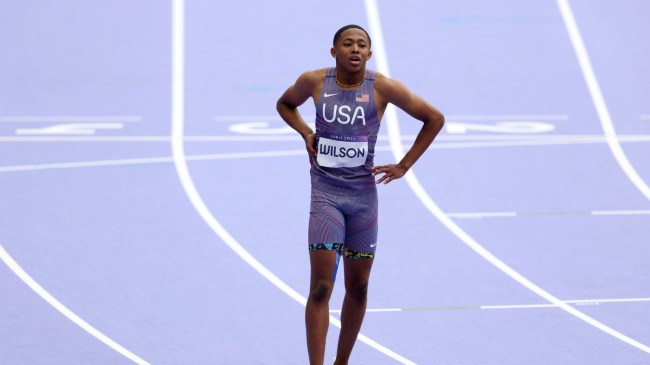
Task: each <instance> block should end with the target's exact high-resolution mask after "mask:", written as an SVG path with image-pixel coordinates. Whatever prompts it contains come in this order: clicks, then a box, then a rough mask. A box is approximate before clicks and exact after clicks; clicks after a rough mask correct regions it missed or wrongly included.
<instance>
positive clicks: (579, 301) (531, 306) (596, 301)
mask: <svg viewBox="0 0 650 365" xmlns="http://www.w3.org/2000/svg"><path fill="white" fill-rule="evenodd" d="M642 302H650V298H617V299H577V300H565V301H564V303H568V304H575V305H578V306H597V305H600V304H610V303H642ZM538 308H557V306H556V305H554V304H510V305H479V306H451V307H417V308H408V307H404V308H368V310H366V312H367V313H390V312H407V311H461V310H479V309H538ZM330 313H335V314H340V313H341V310H340V309H331V310H330Z"/></svg>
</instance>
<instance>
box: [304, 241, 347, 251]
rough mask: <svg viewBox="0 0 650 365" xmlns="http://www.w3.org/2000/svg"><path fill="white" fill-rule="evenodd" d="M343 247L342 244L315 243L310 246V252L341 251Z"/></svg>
mask: <svg viewBox="0 0 650 365" xmlns="http://www.w3.org/2000/svg"><path fill="white" fill-rule="evenodd" d="M342 247H343V244H342V243H314V244H311V245H309V251H317V250H327V251H339V249H340V248H342Z"/></svg>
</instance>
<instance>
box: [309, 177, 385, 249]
mask: <svg viewBox="0 0 650 365" xmlns="http://www.w3.org/2000/svg"><path fill="white" fill-rule="evenodd" d="M377 215H378V205H377V190H376V189H371V190H368V191H364V192H363V193H357V194H355V195H349V196H341V195H335V194H328V193H324V192H321V191H315V190H312V194H311V208H310V213H309V235H308V239H309V250H310V251H314V250H336V251H339V252H341V254H342V255H344V256H345V257H348V258H351V259H364V258H373V257H374V256H375V250H376V248H377Z"/></svg>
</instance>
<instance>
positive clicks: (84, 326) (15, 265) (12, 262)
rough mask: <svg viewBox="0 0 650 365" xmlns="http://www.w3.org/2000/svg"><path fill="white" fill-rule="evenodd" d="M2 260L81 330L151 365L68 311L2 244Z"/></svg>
mask: <svg viewBox="0 0 650 365" xmlns="http://www.w3.org/2000/svg"><path fill="white" fill-rule="evenodd" d="M0 259H1V260H2V261H3V262H4V263H5V265H7V267H8V268H9V269H10V270H11V271H13V273H14V274H16V276H18V278H19V279H20V280H22V282H23V283H25V284H26V285H27V286H28V287H29V288H30V289H32V290H33V291H34V292H35V293H36V294H38V295H39V296H40V297H41V298H43V300H45V301H46V302H47V303H48V304H49V305H51V306H52V307H53V308H54V309H56V310H57V311H59V313H61V314H63V315H64V316H65V317H66V318H68V319H69V320H70V321H72V322H73V323H74V324H76V325H77V326H79V327H81V329H83V330H84V331H86V332H88V333H89V334H90V335H92V336H93V337H95V338H96V339H98V340H99V341H101V342H102V343H104V344H105V345H107V346H108V347H110V348H112V349H113V350H115V351H117V352H119V353H120V354H121V355H123V356H124V357H126V358H128V359H129V360H131V361H133V362H134V363H136V364H140V365H148V364H149V363H148V362H146V361H144V360H143V359H142V358H140V357H139V356H137V355H135V354H134V353H132V352H131V351H129V350H127V349H126V348H124V347H123V346H122V345H120V344H119V343H117V342H115V341H113V340H112V339H110V338H109V337H108V336H106V335H105V334H103V333H102V332H100V331H99V330H97V329H96V328H95V327H93V326H91V325H90V324H89V323H88V322H86V321H84V320H83V319H82V318H81V317H79V316H78V315H76V314H75V313H74V312H73V311H71V310H70V309H68V307H66V306H65V305H63V303H61V302H60V301H58V300H57V299H56V298H55V297H54V296H52V294H50V293H49V292H48V291H47V290H45V289H44V288H43V287H42V286H41V285H40V284H39V283H37V282H36V280H34V279H33V278H32V277H31V276H29V274H27V272H26V271H25V270H23V268H22V267H21V266H20V265H19V264H18V263H17V262H16V260H14V259H13V257H11V255H9V253H8V252H7V251H6V250H5V248H4V247H2V244H0Z"/></svg>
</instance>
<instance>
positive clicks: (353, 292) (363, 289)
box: [346, 282, 368, 301]
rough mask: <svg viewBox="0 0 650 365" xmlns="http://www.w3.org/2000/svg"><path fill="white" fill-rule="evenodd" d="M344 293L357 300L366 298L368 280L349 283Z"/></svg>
mask: <svg viewBox="0 0 650 365" xmlns="http://www.w3.org/2000/svg"><path fill="white" fill-rule="evenodd" d="M346 294H347V295H349V296H350V297H351V298H353V299H355V300H358V301H365V300H366V298H368V282H362V283H355V284H351V285H349V286H348V287H347V288H346Z"/></svg>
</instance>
